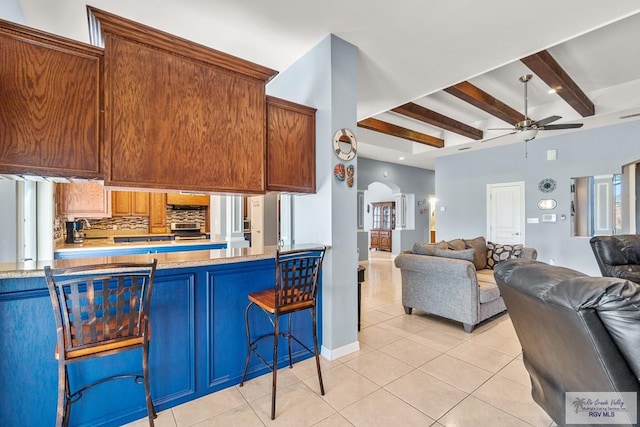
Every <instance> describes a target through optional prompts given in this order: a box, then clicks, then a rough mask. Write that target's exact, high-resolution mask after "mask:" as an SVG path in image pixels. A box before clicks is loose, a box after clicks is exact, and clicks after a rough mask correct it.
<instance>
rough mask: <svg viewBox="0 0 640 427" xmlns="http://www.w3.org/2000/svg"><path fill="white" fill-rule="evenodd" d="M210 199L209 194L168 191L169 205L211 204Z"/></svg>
mask: <svg viewBox="0 0 640 427" xmlns="http://www.w3.org/2000/svg"><path fill="white" fill-rule="evenodd" d="M210 199H211V196H209V195H208V194H187V193H167V204H168V205H179V206H209V200H210Z"/></svg>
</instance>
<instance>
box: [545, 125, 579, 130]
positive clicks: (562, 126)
mask: <svg viewBox="0 0 640 427" xmlns="http://www.w3.org/2000/svg"><path fill="white" fill-rule="evenodd" d="M581 127H582V123H565V124H563V125H547V126H542V127H539V129H541V130H560V129H578V128H581Z"/></svg>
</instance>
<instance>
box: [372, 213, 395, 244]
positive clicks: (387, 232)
mask: <svg viewBox="0 0 640 427" xmlns="http://www.w3.org/2000/svg"><path fill="white" fill-rule="evenodd" d="M395 205H396V204H395V202H378V203H372V204H371V207H372V210H371V214H372V220H373V222H372V224H371V231H370V235H371V245H370V248H371V249H380V250H384V251H391V249H392V233H393V229H394V228H395V226H396V224H395V223H396V206H395Z"/></svg>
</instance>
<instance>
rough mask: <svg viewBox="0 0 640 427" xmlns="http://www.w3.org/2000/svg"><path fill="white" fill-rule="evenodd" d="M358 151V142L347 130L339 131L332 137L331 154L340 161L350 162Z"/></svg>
mask: <svg viewBox="0 0 640 427" xmlns="http://www.w3.org/2000/svg"><path fill="white" fill-rule="evenodd" d="M357 151H358V142H357V141H356V137H355V135H353V133H352V132H351V131H350V130H349V129H340V130H339V131H337V132H336V134H335V135H334V136H333V152H334V153H336V156H338V158H339V159H340V160H351V159H353V158H354V157H355V156H356V152H357Z"/></svg>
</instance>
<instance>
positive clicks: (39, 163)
mask: <svg viewBox="0 0 640 427" xmlns="http://www.w3.org/2000/svg"><path fill="white" fill-rule="evenodd" d="M102 58H103V53H102V49H99V48H96V47H93V46H89V45H85V44H82V43H78V42H75V41H72V40H67V39H64V38H61V37H57V36H53V35H51V34H46V33H41V32H39V31H36V30H32V29H30V28H27V27H23V26H20V25H16V24H12V23H9V22H6V21H2V23H0V76H2V77H1V80H2V84H0V99H1V100H2V108H0V135H2V143H1V144H0V172H8V173H27V174H35V175H44V176H74V177H79V178H101V175H102V171H101V167H100V166H101V161H100V157H99V156H100V148H99V147H100V138H101V130H100V109H101V105H100V102H101V98H100V86H101V78H102V77H101V68H102Z"/></svg>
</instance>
